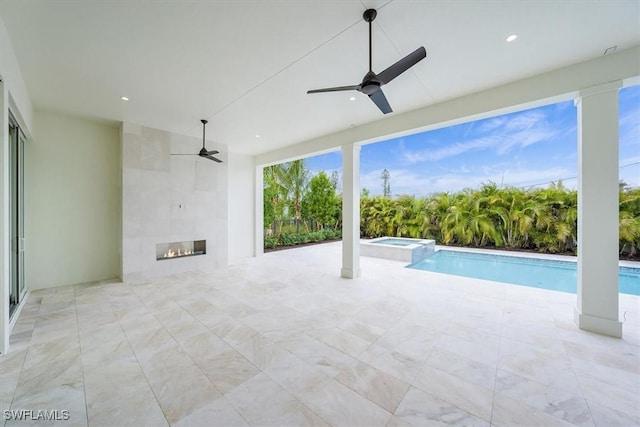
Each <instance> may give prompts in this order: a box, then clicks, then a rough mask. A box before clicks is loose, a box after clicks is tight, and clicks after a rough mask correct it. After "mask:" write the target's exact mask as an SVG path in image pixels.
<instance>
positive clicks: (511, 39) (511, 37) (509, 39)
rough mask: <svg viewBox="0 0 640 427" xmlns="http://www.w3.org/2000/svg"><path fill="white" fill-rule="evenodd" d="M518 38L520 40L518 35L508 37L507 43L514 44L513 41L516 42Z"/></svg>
mask: <svg viewBox="0 0 640 427" xmlns="http://www.w3.org/2000/svg"><path fill="white" fill-rule="evenodd" d="M517 38H518V35H517V34H511V35H510V36H509V37H507V41H508V42H512V41H514V40H515V39H517Z"/></svg>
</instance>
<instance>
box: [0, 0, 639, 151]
mask: <svg viewBox="0 0 640 427" xmlns="http://www.w3.org/2000/svg"><path fill="white" fill-rule="evenodd" d="M367 8H377V9H379V14H378V17H377V19H376V20H375V22H374V26H373V68H374V71H378V72H379V71H381V70H382V69H384V68H386V67H387V66H388V65H390V64H392V63H393V62H395V61H397V60H398V59H400V58H401V57H403V56H404V55H406V54H408V53H409V52H411V51H413V50H414V49H416V48H417V47H419V46H422V45H423V46H425V48H426V50H427V55H428V57H427V59H426V60H425V61H422V62H420V63H419V64H418V65H416V66H415V67H414V68H412V69H411V70H410V71H408V72H407V73H405V74H403V75H402V76H401V77H399V78H397V79H396V80H394V81H393V82H392V83H391V84H389V85H387V86H385V88H384V89H385V93H386V95H387V98H388V100H389V102H390V104H391V106H392V107H393V109H394V111H395V112H394V113H392V115H397V114H399V113H403V112H407V111H410V110H414V109H417V108H420V107H425V106H428V105H431V104H436V103H440V102H443V101H446V100H449V99H453V98H457V97H460V96H463V95H467V94H471V93H475V92H478V91H481V90H484V89H487V88H490V87H494V86H497V85H501V84H504V83H507V82H511V81H516V80H521V79H523V78H527V77H530V76H533V75H536V74H540V73H543V72H546V71H550V70H554V69H557V68H560V67H563V66H567V65H570V64H574V63H578V62H581V61H585V60H589V59H593V58H597V57H600V56H602V55H603V54H604V52H605V50H606V49H607V48H610V47H613V46H617V50H618V51H620V50H623V49H626V48H629V47H633V46H636V45H638V44H640V25H639V23H640V3H638V2H637V1H608V2H594V1H571V2H569V1H563V2H540V1H502V2H496V1H456V2H451V1H422V2H421V1H402V0H396V1H379V0H371V1H369V0H363V1H215V2H212V1H205V0H203V1H198V0H195V1H189V2H181V1H180V2H179V1H168V2H154V1H141V2H122V1H90V2H69V1H56V0H54V1H51V0H46V1H45V0H34V1H28V2H25V1H20V0H2V3H1V4H0V15H1V16H2V19H3V21H4V22H5V25H6V27H7V30H8V33H9V37H10V38H11V42H12V44H13V46H14V49H15V51H16V56H17V58H18V61H19V63H20V66H21V71H22V74H23V76H24V79H25V82H26V85H27V87H28V88H29V91H30V94H29V95H30V96H31V99H32V100H33V103H34V105H35V107H36V108H37V109H41V110H49V111H59V112H63V113H67V114H71V115H79V116H83V117H87V118H93V119H99V120H104V121H109V122H118V121H125V122H132V123H137V124H141V125H144V126H149V127H154V128H158V129H163V130H167V131H170V132H175V133H180V134H188V135H193V136H198V135H200V131H201V128H200V123H199V119H202V118H207V119H209V121H210V125H209V126H208V129H207V136H208V138H209V139H212V140H214V141H219V142H222V143H225V144H228V146H229V150H230V151H232V152H237V153H245V154H251V155H256V154H262V153H266V152H269V151H272V150H276V149H279V148H283V147H286V146H290V145H293V144H296V143H299V142H304V141H308V140H311V139H314V138H318V137H321V136H323V135H326V134H329V133H333V132H339V131H342V130H345V129H348V128H350V127H354V126H360V125H363V124H367V123H371V122H374V121H377V120H380V119H382V118H384V117H385V116H383V114H382V113H381V112H380V111H379V110H378V109H377V108H376V107H375V106H374V104H373V103H372V102H370V101H369V100H368V99H366V96H365V95H363V94H360V93H353V95H354V96H355V97H356V100H355V101H350V100H349V98H350V96H351V95H352V94H351V93H346V92H339V93H331V94H318V95H307V94H306V93H305V92H306V90H308V89H313V88H319V87H326V86H336V85H348V84H355V83H358V82H360V81H361V79H362V77H363V75H364V73H365V72H366V71H367V65H368V64H367V53H368V49H367V48H368V46H367V42H368V34H367V24H366V23H365V22H364V21H363V20H362V12H363V11H364V10H365V9H367ZM510 34H517V35H518V38H517V39H516V40H515V41H514V42H512V43H507V42H506V41H505V39H506V37H507V36H509V35H510ZM121 96H127V97H128V98H129V99H130V100H129V101H128V102H127V101H122V100H121V99H120V97H121ZM257 135H260V137H259V138H258V137H257Z"/></svg>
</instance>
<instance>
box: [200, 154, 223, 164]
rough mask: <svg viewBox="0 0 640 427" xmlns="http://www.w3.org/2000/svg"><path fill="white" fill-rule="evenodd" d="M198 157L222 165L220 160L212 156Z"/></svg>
mask: <svg viewBox="0 0 640 427" xmlns="http://www.w3.org/2000/svg"><path fill="white" fill-rule="evenodd" d="M200 157H204V158H205V159H209V160H213V161H214V162H218V163H222V160H220V159H218V158H216V157H213V156H206V155H202V154H200Z"/></svg>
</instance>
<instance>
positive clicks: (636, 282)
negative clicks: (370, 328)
mask: <svg viewBox="0 0 640 427" xmlns="http://www.w3.org/2000/svg"><path fill="white" fill-rule="evenodd" d="M408 268H415V269H416V270H426V271H435V272H437V273H445V274H454V275H457V276H465V277H472V278H475V279H484V280H493V281H496V282H503V283H513V284H516V285H524V286H531V287H534V288H542V289H551V290H554V291H562V292H572V293H576V288H577V273H576V264H575V263H573V262H567V261H555V260H543V259H536V258H520V257H511V256H503V255H493V254H479V253H472V252H458V251H447V250H441V251H437V252H436V253H434V254H433V255H431V256H430V257H429V258H427V259H425V260H424V261H420V262H418V263H415V264H411V265H409V266H408ZM619 287H620V292H621V293H623V294H631V295H640V268H630V267H620V275H619Z"/></svg>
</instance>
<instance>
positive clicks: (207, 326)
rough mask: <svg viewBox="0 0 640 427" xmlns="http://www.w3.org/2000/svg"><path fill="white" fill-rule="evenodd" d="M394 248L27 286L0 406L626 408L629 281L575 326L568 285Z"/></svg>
mask: <svg viewBox="0 0 640 427" xmlns="http://www.w3.org/2000/svg"><path fill="white" fill-rule="evenodd" d="M402 265H403V264H402V263H400V262H395V261H386V260H381V259H374V258H365V257H363V258H362V277H361V278H359V279H357V280H346V279H340V278H339V277H338V275H339V271H340V244H339V243H331V244H326V245H320V246H311V247H306V248H301V249H295V250H288V251H281V252H276V253H270V254H267V255H265V256H264V257H261V258H258V259H253V260H248V261H246V262H244V263H242V264H239V265H235V266H231V267H227V268H222V269H220V270H219V271H218V272H217V273H215V274H204V273H193V274H189V275H181V276H174V277H167V278H162V279H158V280H152V281H148V282H144V283H135V284H128V285H123V284H122V283H88V284H83V285H76V286H67V287H62V288H57V289H52V290H48V291H38V292H34V293H32V294H31V296H30V298H29V300H28V301H27V305H26V306H25V308H24V310H23V311H22V314H21V316H20V319H19V321H18V324H17V325H16V328H15V330H14V334H13V336H12V339H11V340H12V347H11V350H10V352H9V354H7V355H6V356H4V357H2V358H0V363H1V367H0V387H1V393H0V402H1V407H2V409H3V410H4V409H7V408H9V407H10V408H12V409H16V410H20V409H26V410H28V409H31V410H34V411H35V410H38V409H48V410H52V409H57V410H69V411H70V419H69V420H68V421H58V422H55V423H52V424H54V425H63V424H65V423H66V424H71V425H87V424H88V425H92V426H100V425H113V426H124V425H132V426H141V425H152V426H156V425H158V426H159V425H168V424H169V425H180V426H187V425H193V426H215V425H219V426H246V425H252V426H263V425H264V426H271V425H273V426H285V425H295V426H298V425H321V426H324V425H336V426H337V425H344V426H366V427H371V426H378V425H379V426H385V425H386V426H410V425H415V426H432V425H445V424H447V425H450V424H459V425H497V426H513V425H542V426H553V425H573V424H575V425H585V426H588V425H601V426H614V425H619V426H631V425H638V424H640V403H639V397H638V396H640V352H639V347H638V346H639V344H640V332H639V331H640V321H639V319H640V313H639V311H640V310H639V305H640V304H639V299H638V297H632V296H627V295H622V296H621V312H626V313H625V315H624V316H625V317H626V322H625V324H624V333H625V338H624V339H622V340H619V339H614V338H608V337H603V336H599V335H594V334H589V333H586V332H583V331H579V330H577V329H576V327H575V326H574V323H573V321H572V315H573V314H572V313H573V307H574V305H575V295H571V294H564V293H559V292H552V291H545V290H539V289H532V288H525V287H519V286H509V285H501V284H496V283H492V282H483V281H479V280H472V279H465V278H458V277H452V276H444V275H439V274H436V273H429V272H424V271H415V270H409V269H403V268H401V267H402ZM3 414H4V415H6V414H5V413H4V412H3ZM28 424H29V423H28V422H25V421H8V422H7V423H6V425H28Z"/></svg>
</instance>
